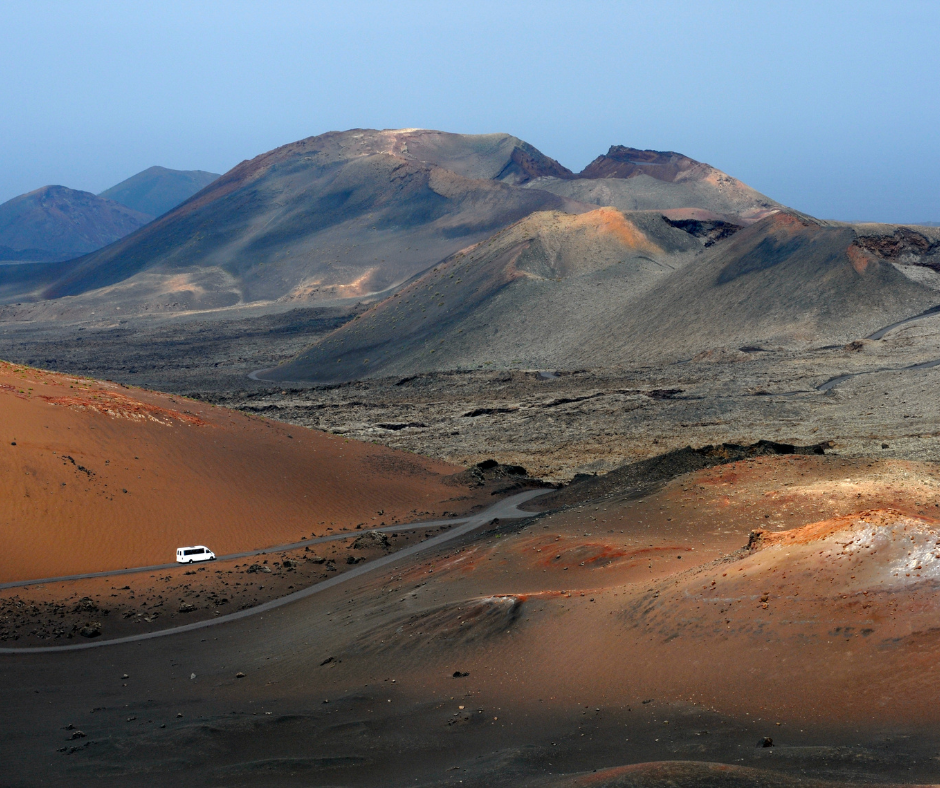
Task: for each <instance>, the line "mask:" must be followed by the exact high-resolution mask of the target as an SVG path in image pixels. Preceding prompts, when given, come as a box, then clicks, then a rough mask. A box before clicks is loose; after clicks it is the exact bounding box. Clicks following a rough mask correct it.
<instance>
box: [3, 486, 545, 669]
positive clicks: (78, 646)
mask: <svg viewBox="0 0 940 788" xmlns="http://www.w3.org/2000/svg"><path fill="white" fill-rule="evenodd" d="M547 492H551V491H550V490H527V491H526V492H521V493H517V494H516V495H511V496H509V497H508V498H504V499H503V500H501V501H498V502H497V503H494V504H493V505H492V506H490V507H489V508H487V509H484V510H483V511H482V512H479V513H478V514H475V515H473V516H472V517H467V518H462V519H461V520H440V521H435V522H437V523H447V524H448V525H450V524H453V523H455V522H461V523H462V524H461V525H457V526H456V527H454V528H451V529H450V530H449V531H447V532H445V533H442V534H439V535H438V536H435V537H432V538H431V539H428V540H426V541H424V542H419V543H418V544H414V545H411V546H410V547H405V548H403V549H401V550H398V551H397V552H395V553H390V554H389V555H384V556H382V557H381V558H376V559H375V560H374V561H369V562H368V563H364V564H359V565H358V566H356V567H355V568H353V569H350V570H348V571H346V572H343V574H341V575H336V576H335V577H331V578H329V579H328V580H324V581H323V582H321V583H317V584H315V585H312V586H309V587H308V588H305V589H303V590H301V591H295V592H294V593H293V594H288V595H287V596H282V597H279V598H278V599H272V600H271V601H270V602H265V603H264V604H261V605H257V606H255V607H251V608H248V609H247V610H239V611H237V612H235V613H229V614H228V615H225V616H218V617H217V618H212V619H208V620H206V621H196V622H194V623H192V624H184V625H182V626H179V627H173V628H172V629H163V630H159V631H156V632H144V633H142V634H140V635H130V636H128V637H123V638H114V639H113V640H90V641H88V642H87V643H75V644H72V645H68V646H35V647H28V648H27V647H24V648H0V654H47V653H51V652H57V651H82V650H84V649H89V648H102V647H104V646H113V645H117V644H118V643H134V642H136V641H141V640H151V639H153V638H160V637H167V636H168V635H175V634H177V633H179V632H190V631H192V630H194V629H205V628H206V627H214V626H217V625H219V624H224V623H226V622H228V621H235V620H237V619H239V618H247V617H248V616H256V615H258V614H259V613H265V612H267V611H269V610H274V609H275V608H278V607H281V606H282V605H289V604H290V603H291V602H296V601H297V600H298V599H304V598H305V597H308V596H313V595H314V594H319V593H320V592H321V591H326V590H327V589H329V588H333V586H337V585H339V584H340V583H344V582H346V581H347V580H353V579H354V578H357V577H362V576H363V575H365V574H367V573H369V572H373V571H375V570H376V569H381V568H382V567H384V566H388V565H389V564H393V563H395V562H397V561H400V560H402V559H403V558H408V557H410V556H413V555H417V554H418V553H422V552H424V551H425V550H431V549H433V548H435V547H439V546H440V545H442V544H444V543H446V542H449V541H451V540H453V539H457V538H458V537H461V536H463V535H464V534H467V533H470V531H473V530H474V529H475V528H479V527H480V526H481V525H486V524H487V523H489V522H491V521H492V520H494V519H500V520H515V519H520V518H525V517H532V516H533V512H524V511H522V510H521V509H519V508H518V507H519V504H521V503H524V502H525V501H529V500H531V499H532V498H535V497H536V496H538V495H544V494H545V493H547ZM428 525H429V523H415V524H413V525H412V526H411V527H414V528H418V527H422V528H426V527H428ZM393 528H401V526H386V527H385V528H379V529H373V530H380V531H387V530H390V529H393ZM356 533H363V532H362V531H357V532H356ZM347 536H348V534H347ZM326 538H331V537H326ZM336 538H343V537H342V535H337V537H336ZM316 541H323V539H321V540H316ZM298 544H301V545H303V544H305V543H304V542H299V543H298ZM280 549H283V548H276V547H272V548H270V550H280ZM261 552H263V551H257V552H255V553H244V554H239V555H258V554H260V553H261ZM169 566H177V564H169ZM151 568H162V567H151ZM126 571H127V570H122V571H120V572H114V573H109V572H104V573H101V574H100V575H86V576H88V577H99V576H102V575H103V576H107V575H109V574H125V573H126ZM140 571H143V570H140ZM35 582H42V581H35ZM47 582H48V581H47Z"/></svg>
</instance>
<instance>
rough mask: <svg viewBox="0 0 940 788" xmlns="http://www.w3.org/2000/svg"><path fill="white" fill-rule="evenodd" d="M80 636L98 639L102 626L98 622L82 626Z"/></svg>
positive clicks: (79, 631)
mask: <svg viewBox="0 0 940 788" xmlns="http://www.w3.org/2000/svg"><path fill="white" fill-rule="evenodd" d="M78 634H79V635H81V636H82V637H83V638H96V637H98V635H100V634H101V624H99V623H98V622H97V621H91V622H89V623H87V624H85V625H84V626H82V628H81V629H79V630H78Z"/></svg>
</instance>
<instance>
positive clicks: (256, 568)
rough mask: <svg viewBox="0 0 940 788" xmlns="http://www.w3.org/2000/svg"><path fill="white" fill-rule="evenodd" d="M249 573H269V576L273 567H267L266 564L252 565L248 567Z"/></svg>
mask: <svg viewBox="0 0 940 788" xmlns="http://www.w3.org/2000/svg"><path fill="white" fill-rule="evenodd" d="M247 572H248V573H249V574H253V573H255V572H267V573H268V574H270V573H271V567H270V566H265V565H264V564H252V565H251V566H249V567H248V569H247Z"/></svg>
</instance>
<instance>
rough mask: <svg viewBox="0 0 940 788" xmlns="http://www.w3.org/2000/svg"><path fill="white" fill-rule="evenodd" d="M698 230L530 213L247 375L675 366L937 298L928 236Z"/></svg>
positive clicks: (764, 227) (804, 226)
mask: <svg viewBox="0 0 940 788" xmlns="http://www.w3.org/2000/svg"><path fill="white" fill-rule="evenodd" d="M705 226H709V227H711V228H712V229H714V224H713V223H704V222H699V221H684V220H680V221H670V220H669V219H667V218H666V217H665V216H663V215H662V214H661V213H659V212H633V213H628V214H623V213H620V212H619V211H617V210H615V209H613V208H605V209H598V210H595V211H592V212H590V213H586V214H582V215H580V216H577V217H572V216H560V215H558V214H552V213H540V214H533V215H532V216H530V217H528V218H526V219H525V220H523V221H522V222H520V223H518V224H517V225H514V226H513V227H512V228H510V229H508V230H506V231H503V232H501V233H499V234H497V235H495V236H493V237H492V238H490V239H488V240H487V241H486V242H484V243H482V244H480V245H479V246H477V247H474V248H473V249H471V250H468V251H466V252H462V253H460V254H458V255H456V256H454V257H453V258H450V259H448V260H446V261H445V262H444V263H442V264H441V265H439V266H436V267H435V268H434V269H432V270H431V271H429V272H428V273H426V274H424V275H423V276H422V277H421V278H419V279H418V280H416V281H415V282H413V283H412V284H411V285H409V286H408V287H407V288H405V289H404V290H402V291H401V292H399V293H396V294H395V295H394V296H392V297H391V298H389V299H386V300H384V301H382V302H380V303H379V304H377V305H375V306H374V307H372V308H371V309H370V310H369V311H367V312H366V313H365V314H362V315H359V316H357V319H356V320H354V321H352V322H350V323H347V324H346V325H345V326H343V327H341V328H339V329H337V330H336V331H335V332H334V333H333V334H332V335H330V336H328V337H326V338H324V339H321V340H320V341H319V342H318V343H317V344H316V345H314V346H313V347H312V348H310V349H309V350H308V351H306V352H305V353H303V354H301V355H300V356H299V357H297V358H296V359H294V360H292V361H291V362H288V363H287V364H284V365H282V366H280V367H279V368H277V369H271V370H267V371H265V372H262V373H260V374H261V376H262V377H264V378H269V379H271V380H289V381H300V380H310V381H321V382H330V381H337V380H352V379H356V378H361V377H369V376H382V375H402V374H410V373H413V372H416V371H417V372H430V371H435V370H437V371H440V370H447V369H477V368H483V367H484V366H493V367H495V368H523V369H525V368H528V369H533V368H534V369H551V368H558V369H569V370H573V369H579V368H583V367H608V366H615V367H618V366H629V365H631V364H634V363H660V362H675V361H680V360H682V359H688V358H690V357H691V356H694V355H695V354H697V353H701V352H706V351H708V350H709V349H710V348H714V347H716V346H722V345H725V344H729V343H730V344H748V343H751V344H753V343H772V344H774V345H778V346H779V345H785V346H794V347H798V346H801V345H806V344H808V343H812V342H818V341H819V339H820V338H821V337H822V338H825V340H826V341H828V342H840V343H845V342H849V341H851V340H852V339H853V338H856V337H858V336H865V335H867V334H868V333H870V332H872V331H874V330H876V329H877V328H879V327H880V326H881V325H883V324H885V323H889V322H893V321H894V320H899V319H903V318H904V317H907V316H909V315H911V314H916V313H919V312H921V311H923V310H925V309H927V308H929V307H931V306H933V305H934V304H935V303H937V301H938V300H940V294H938V293H937V292H936V290H935V289H934V287H935V285H936V282H935V280H936V278H937V275H936V272H935V271H934V270H933V269H932V268H931V267H930V266H931V265H935V264H936V261H937V258H936V252H937V250H940V233H937V232H936V231H929V230H926V229H924V230H923V232H914V231H911V230H909V229H905V228H899V229H895V228H890V230H891V232H890V234H888V232H887V230H888V229H889V228H884V227H882V228H875V227H860V228H855V227H852V226H849V225H838V224H832V223H822V222H818V221H816V220H813V219H810V218H809V217H804V216H801V215H798V214H795V213H793V212H789V211H779V212H776V213H774V214H771V215H769V216H767V217H766V218H764V219H761V220H760V221H758V222H756V223H754V224H752V225H750V226H749V227H746V228H743V229H740V228H738V227H737V226H733V225H727V224H725V223H721V224H719V225H717V226H718V227H719V228H720V230H721V232H722V233H727V236H726V237H725V238H724V239H723V240H722V241H721V242H720V243H713V238H712V236H711V235H710V233H709V232H705V233H703V234H698V235H697V232H698V231H700V230H702V228H703V227H705ZM681 228H684V229H681ZM896 261H903V263H904V264H902V263H900V262H896ZM905 274H908V275H905Z"/></svg>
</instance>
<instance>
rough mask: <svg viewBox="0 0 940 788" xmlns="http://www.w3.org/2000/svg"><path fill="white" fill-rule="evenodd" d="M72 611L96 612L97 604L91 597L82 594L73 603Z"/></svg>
mask: <svg viewBox="0 0 940 788" xmlns="http://www.w3.org/2000/svg"><path fill="white" fill-rule="evenodd" d="M72 612H73V613H96V612H98V605H97V604H95V601H94V600H93V599H92V598H91V597H87V596H83V597H82V598H81V599H79V600H78V602H76V603H75V607H73V608H72Z"/></svg>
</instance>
